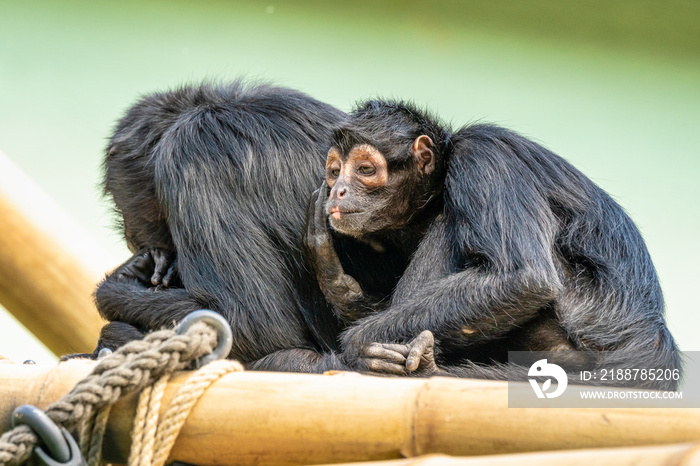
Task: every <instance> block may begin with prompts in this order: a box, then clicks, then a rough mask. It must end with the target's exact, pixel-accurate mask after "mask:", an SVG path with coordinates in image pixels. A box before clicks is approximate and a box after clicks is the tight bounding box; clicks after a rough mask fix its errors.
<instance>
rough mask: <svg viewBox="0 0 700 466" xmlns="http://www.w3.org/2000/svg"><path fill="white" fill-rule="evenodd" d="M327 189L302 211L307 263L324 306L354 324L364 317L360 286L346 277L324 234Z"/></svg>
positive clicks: (329, 235)
mask: <svg viewBox="0 0 700 466" xmlns="http://www.w3.org/2000/svg"><path fill="white" fill-rule="evenodd" d="M326 192H327V188H326V183H325V181H324V183H323V185H322V186H321V187H320V188H319V189H317V190H316V191H314V192H313V194H312V195H311V199H310V200H309V205H308V208H307V210H306V232H305V235H304V245H305V252H306V255H307V260H308V261H309V263H310V265H311V266H312V267H313V268H314V270H315V272H316V278H317V279H318V284H319V287H320V288H321V291H322V292H323V295H324V296H325V297H326V299H327V300H328V302H330V303H331V304H333V306H334V307H335V308H336V309H337V311H338V313H339V314H340V318H341V319H343V320H345V321H354V320H356V319H358V318H360V317H363V316H365V315H366V312H363V310H366V309H365V308H366V306H365V305H363V303H364V301H365V297H364V294H363V292H362V288H361V287H360V284H359V283H357V280H355V279H354V278H353V277H351V276H350V275H348V274H346V273H345V271H344V270H343V266H342V264H341V263H340V259H339V258H338V253H337V252H336V250H335V248H334V247H333V237H332V236H331V234H330V232H329V231H328V222H327V221H328V215H327V214H326V208H325V205H326V197H327V194H326Z"/></svg>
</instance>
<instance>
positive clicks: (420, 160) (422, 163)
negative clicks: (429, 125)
mask: <svg viewBox="0 0 700 466" xmlns="http://www.w3.org/2000/svg"><path fill="white" fill-rule="evenodd" d="M411 152H413V155H414V157H415V158H416V162H417V164H418V171H419V172H421V174H423V175H430V174H431V173H432V172H433V170H435V153H434V152H433V140H432V139H430V138H429V137H428V136H426V135H425V134H423V135H421V136H418V137H417V138H416V140H415V141H413V147H411Z"/></svg>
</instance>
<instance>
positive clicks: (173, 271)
mask: <svg viewBox="0 0 700 466" xmlns="http://www.w3.org/2000/svg"><path fill="white" fill-rule="evenodd" d="M176 278H177V266H176V263H173V265H171V266H170V267H169V268H168V272H167V273H166V274H165V276H164V277H163V280H162V283H163V286H165V287H168V286H170V284H171V283H172V282H173V281H174V280H175V279H176Z"/></svg>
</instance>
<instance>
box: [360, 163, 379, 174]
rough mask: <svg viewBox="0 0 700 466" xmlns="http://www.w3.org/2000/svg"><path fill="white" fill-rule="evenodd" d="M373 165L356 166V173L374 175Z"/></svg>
mask: <svg viewBox="0 0 700 466" xmlns="http://www.w3.org/2000/svg"><path fill="white" fill-rule="evenodd" d="M374 172H375V170H374V167H373V166H372V165H360V166H359V167H358V168H357V173H359V174H360V175H374Z"/></svg>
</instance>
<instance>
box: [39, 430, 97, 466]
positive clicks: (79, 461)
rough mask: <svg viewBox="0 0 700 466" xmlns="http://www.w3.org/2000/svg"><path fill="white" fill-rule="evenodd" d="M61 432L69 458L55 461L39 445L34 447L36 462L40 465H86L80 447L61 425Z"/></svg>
mask: <svg viewBox="0 0 700 466" xmlns="http://www.w3.org/2000/svg"><path fill="white" fill-rule="evenodd" d="M61 433H62V434H63V438H64V439H66V443H67V444H68V446H69V448H70V460H68V461H67V462H61V461H56V460H55V459H53V458H52V457H51V456H50V455H48V454H47V453H46V452H45V451H44V450H43V449H42V448H41V447H34V454H35V455H36V456H37V458H38V459H39V461H37V463H39V464H40V465H42V466H87V463H86V462H85V458H83V455H82V453H80V447H79V446H78V443H77V442H76V441H75V439H74V438H73V436H72V435H71V434H69V433H68V431H67V430H66V429H65V428H64V427H61Z"/></svg>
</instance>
